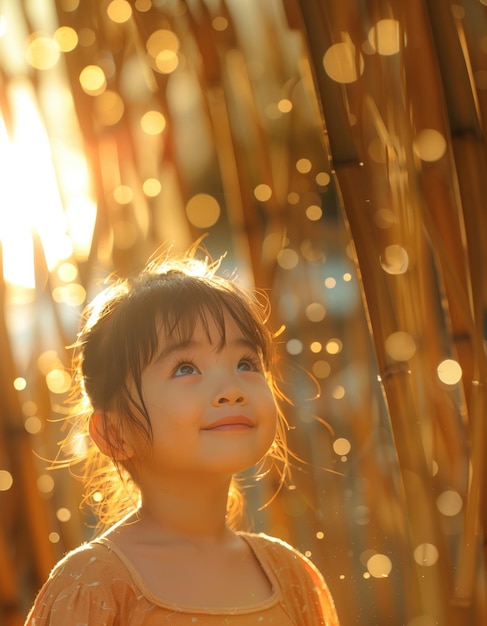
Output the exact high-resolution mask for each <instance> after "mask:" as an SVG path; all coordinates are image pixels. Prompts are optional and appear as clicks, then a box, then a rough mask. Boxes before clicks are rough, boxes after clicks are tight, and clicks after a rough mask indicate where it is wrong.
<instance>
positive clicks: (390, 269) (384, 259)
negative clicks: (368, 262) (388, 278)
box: [380, 244, 409, 275]
mask: <svg viewBox="0 0 487 626" xmlns="http://www.w3.org/2000/svg"><path fill="white" fill-rule="evenodd" d="M380 264H381V266H382V269H383V270H384V271H386V272H387V273H388V274H393V275H396V274H404V273H405V272H406V271H407V269H408V267H409V256H408V253H407V252H406V250H405V249H404V248H403V247H402V246H398V245H397V244H393V245H390V246H387V247H386V249H385V250H384V252H383V254H382V255H381V257H380Z"/></svg>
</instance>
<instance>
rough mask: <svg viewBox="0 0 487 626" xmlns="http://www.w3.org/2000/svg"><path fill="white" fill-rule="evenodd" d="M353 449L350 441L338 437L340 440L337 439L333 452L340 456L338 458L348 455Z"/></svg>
mask: <svg viewBox="0 0 487 626" xmlns="http://www.w3.org/2000/svg"><path fill="white" fill-rule="evenodd" d="M351 449H352V444H351V443H350V441H349V440H348V439H345V438H344V437H338V439H335V441H334V442H333V452H334V453H335V454H338V456H342V455H345V454H348V453H349V452H350V450H351Z"/></svg>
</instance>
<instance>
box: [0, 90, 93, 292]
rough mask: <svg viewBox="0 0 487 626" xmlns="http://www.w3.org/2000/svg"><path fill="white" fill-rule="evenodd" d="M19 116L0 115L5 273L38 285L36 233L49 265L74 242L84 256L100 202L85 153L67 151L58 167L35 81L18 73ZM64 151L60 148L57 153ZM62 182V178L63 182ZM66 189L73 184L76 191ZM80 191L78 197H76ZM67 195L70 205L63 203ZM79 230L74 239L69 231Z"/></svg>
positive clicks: (15, 99) (13, 94) (0, 230)
mask: <svg viewBox="0 0 487 626" xmlns="http://www.w3.org/2000/svg"><path fill="white" fill-rule="evenodd" d="M9 96H10V99H11V102H12V103H13V111H14V116H13V119H12V122H11V128H8V127H7V124H6V122H5V120H4V119H3V118H1V117H0V167H1V168H2V171H3V173H4V176H3V185H2V189H1V192H0V193H1V204H2V207H3V211H2V212H1V214H0V239H1V242H2V249H3V252H2V254H3V263H4V276H5V279H6V280H7V281H8V282H10V283H13V284H16V285H19V286H22V287H27V288H33V287H35V279H34V258H33V235H34V233H37V235H38V236H39V239H40V241H41V243H42V247H43V250H44V255H45V258H46V263H47V267H48V269H49V270H52V269H54V268H55V266H56V265H57V264H58V263H59V262H60V261H62V260H63V259H66V258H68V257H70V256H71V255H72V253H73V246H74V247H75V249H76V251H77V252H78V253H79V256H85V255H86V254H87V250H89V246H90V244H91V237H92V232H93V227H94V220H95V216H96V207H95V204H94V203H93V201H92V200H90V199H89V196H88V192H87V189H88V187H89V176H88V171H87V166H86V162H85V161H84V159H83V158H82V155H81V154H80V155H77V154H75V151H73V150H71V151H70V152H69V154H68V152H67V151H66V150H65V151H64V152H63V155H64V156H63V158H62V159H61V162H62V168H61V171H60V172H59V171H58V172H56V170H55V168H54V164H53V157H54V156H55V154H56V152H55V154H53V147H54V149H55V151H57V152H58V150H57V149H58V146H56V144H54V146H52V145H51V143H50V141H49V138H48V133H47V130H46V127H45V124H44V120H43V118H42V116H41V114H40V112H39V109H38V106H37V100H36V96H35V94H34V92H33V90H32V87H31V86H30V85H29V83H28V82H27V81H25V80H22V79H18V80H16V81H14V82H12V84H11V87H10V94H9ZM58 156H59V154H58ZM60 182H61V183H62V184H61V185H60ZM60 188H61V189H70V190H71V195H70V194H69V193H68V194H63V199H62V198H61V193H60ZM73 194H76V197H73ZM63 200H64V202H65V203H67V208H66V211H65V207H64V206H63ZM69 231H71V233H73V234H76V237H75V238H72V239H70V237H69V236H68V232H69Z"/></svg>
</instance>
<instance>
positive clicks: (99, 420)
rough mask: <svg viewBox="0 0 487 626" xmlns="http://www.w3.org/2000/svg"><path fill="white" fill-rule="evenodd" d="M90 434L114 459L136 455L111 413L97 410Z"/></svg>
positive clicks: (100, 448)
mask: <svg viewBox="0 0 487 626" xmlns="http://www.w3.org/2000/svg"><path fill="white" fill-rule="evenodd" d="M89 429H90V435H91V438H92V439H93V441H94V442H95V444H96V446H97V447H98V449H99V450H100V452H102V453H103V454H105V455H106V456H109V457H110V458H112V459H113V460H114V461H127V460H128V459H130V458H132V457H133V456H134V449H133V447H132V445H131V444H130V442H129V441H127V440H126V439H125V438H124V437H123V436H122V433H121V432H120V431H119V430H118V429H117V427H116V425H115V424H114V423H113V418H112V416H111V415H109V414H107V413H104V412H103V411H98V410H95V412H94V413H93V415H92V416H91V418H90V423H89Z"/></svg>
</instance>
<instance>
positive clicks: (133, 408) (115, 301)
mask: <svg viewBox="0 0 487 626" xmlns="http://www.w3.org/2000/svg"><path fill="white" fill-rule="evenodd" d="M219 265H220V263H219V262H216V263H213V262H211V261H210V260H208V258H206V259H205V260H202V261H199V260H197V259H196V258H195V249H193V250H192V252H191V253H189V254H188V255H187V256H186V257H184V258H183V259H182V260H176V259H171V258H168V257H164V258H163V259H156V260H154V261H152V262H151V263H150V264H149V265H148V266H147V267H146V268H145V269H144V270H143V271H142V272H141V273H140V274H139V275H137V276H135V277H133V278H127V279H117V280H115V281H114V282H113V283H112V284H111V285H110V286H108V287H107V288H106V289H105V290H104V291H102V292H101V293H100V294H99V295H98V296H97V297H96V298H95V299H94V300H93V302H92V303H91V304H90V305H89V306H88V307H87V308H86V310H85V312H84V324H83V326H82V329H81V331H80V333H79V335H78V340H77V342H76V344H75V345H74V349H75V353H74V365H75V373H76V375H75V381H76V382H75V384H76V389H75V394H76V399H77V402H76V407H75V409H74V410H73V414H72V416H73V417H74V418H75V421H74V429H73V430H72V431H71V435H70V437H69V438H68V439H72V437H73V436H76V437H78V438H79V436H80V435H83V434H84V435H88V429H89V420H90V417H91V415H92V413H93V410H97V411H100V413H101V415H102V419H105V420H108V419H112V418H109V417H108V414H110V415H115V416H116V418H115V419H116V420H117V421H116V429H115V430H116V432H118V433H119V434H120V438H121V439H123V432H124V429H125V428H130V429H137V430H138V431H139V432H140V433H142V435H143V436H144V438H145V441H146V443H147V446H150V445H151V443H152V428H151V422H150V418H149V414H148V411H147V408H146V406H145V402H144V397H143V393H142V383H141V376H142V372H143V371H144V369H145V367H147V365H148V364H149V363H150V362H151V361H152V359H153V358H154V357H155V356H156V354H157V352H158V349H159V348H160V346H158V339H159V337H160V330H161V329H162V331H163V336H164V337H166V338H168V339H172V338H175V339H177V340H178V341H185V340H187V339H190V338H191V335H192V334H193V331H194V328H195V326H196V325H197V323H198V322H200V323H201V324H202V326H203V328H204V329H205V330H206V331H207V332H209V330H208V329H209V320H211V321H212V322H214V323H215V324H216V327H217V329H218V331H219V334H220V337H219V342H220V346H219V347H223V346H224V345H225V340H226V339H225V323H224V315H225V313H229V314H230V315H231V316H232V318H233V319H234V320H235V322H236V324H237V326H238V327H239V329H240V330H241V332H242V334H243V335H244V337H245V338H246V339H248V340H249V341H250V342H251V343H252V344H253V345H254V346H255V348H256V350H257V352H258V354H259V356H260V358H261V361H262V364H263V368H264V372H265V374H266V377H267V380H268V382H269V386H270V387H271V389H272V390H273V392H274V395H275V397H276V400H278V399H280V398H281V395H280V394H279V391H278V390H277V387H276V385H275V381H274V379H273V377H272V374H271V370H272V369H273V362H274V359H275V354H274V342H273V335H272V332H271V330H270V329H269V328H268V326H267V321H268V314H269V305H268V299H267V298H266V297H265V295H264V294H260V297H258V296H259V294H258V292H256V291H250V290H248V289H246V288H244V287H242V286H240V285H239V284H237V283H236V282H235V280H231V279H225V278H222V277H219V276H217V275H216V271H217V270H218V268H219ZM129 382H131V383H132V385H129V384H128V383H129ZM131 388H135V392H132V391H131V390H130V389H131ZM279 413H280V411H279ZM278 423H279V425H278V431H277V435H276V440H275V442H274V444H273V446H272V447H271V450H270V451H269V453H268V456H269V457H270V458H273V459H274V460H279V461H281V465H284V471H283V472H281V476H284V474H285V472H286V471H287V450H286V444H285V431H286V428H287V424H286V422H285V420H284V418H283V416H282V415H281V414H280V419H279V421H278ZM86 441H87V445H86V446H85V447H84V454H83V455H82V459H79V458H76V459H75V458H73V459H72V460H73V462H74V461H77V460H84V461H85V471H84V478H85V483H86V489H87V492H86V499H87V500H88V501H89V503H90V505H91V506H92V507H93V508H94V510H95V513H96V514H97V516H98V519H99V520H100V524H99V525H100V526H103V527H106V526H108V525H109V524H112V523H114V522H115V521H118V520H119V519H121V518H122V517H123V516H125V515H127V514H128V513H129V512H130V510H134V509H136V508H137V507H138V500H139V497H140V494H139V491H138V488H137V485H136V482H135V481H134V476H133V472H132V471H128V468H127V467H126V466H125V465H124V463H123V462H121V461H117V460H116V458H117V455H116V453H115V449H116V442H111V443H109V445H110V446H111V447H110V449H111V451H112V454H110V455H109V456H105V455H103V454H102V453H101V452H100V451H99V450H98V448H97V447H96V446H95V445H94V443H93V442H92V441H91V439H90V438H88V437H87V439H86ZM78 449H79V446H78ZM242 506H243V498H242V495H241V491H240V489H238V487H237V484H236V482H235V480H234V481H233V483H232V486H231V489H230V493H229V510H228V517H229V522H230V523H231V524H233V525H235V524H236V523H237V521H239V518H240V516H241V512H242Z"/></svg>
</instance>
